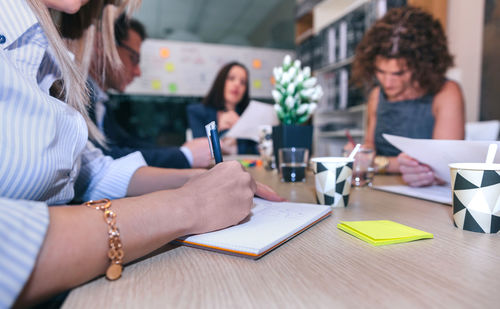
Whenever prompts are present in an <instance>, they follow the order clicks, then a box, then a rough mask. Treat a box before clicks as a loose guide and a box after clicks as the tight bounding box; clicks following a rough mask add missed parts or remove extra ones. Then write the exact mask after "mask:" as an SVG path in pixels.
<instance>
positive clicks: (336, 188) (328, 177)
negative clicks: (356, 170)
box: [311, 157, 353, 207]
mask: <svg viewBox="0 0 500 309" xmlns="http://www.w3.org/2000/svg"><path fill="white" fill-rule="evenodd" d="M352 164H353V160H352V159H349V158H343V157H322V158H312V159H311V165H312V168H313V172H314V182H315V184H316V200H317V202H318V204H323V205H330V206H332V207H345V206H347V204H348V202H349V193H350V191H351V180H352Z"/></svg>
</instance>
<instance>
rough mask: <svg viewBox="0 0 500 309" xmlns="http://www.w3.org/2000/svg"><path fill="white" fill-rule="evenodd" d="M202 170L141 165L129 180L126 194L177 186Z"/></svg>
mask: <svg viewBox="0 0 500 309" xmlns="http://www.w3.org/2000/svg"><path fill="white" fill-rule="evenodd" d="M204 172H206V170H204V169H166V168H157V167H150V166H145V167H141V168H139V169H138V170H137V171H136V172H135V174H134V175H133V176H132V179H131V180H130V183H129V186H128V190H127V196H138V195H142V194H147V193H150V192H154V191H158V190H166V189H175V188H179V187H181V186H183V185H184V184H185V183H186V182H187V181H188V180H189V179H191V178H192V177H193V176H196V175H200V174H202V173H204Z"/></svg>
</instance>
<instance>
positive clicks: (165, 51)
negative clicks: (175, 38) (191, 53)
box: [160, 47, 170, 59]
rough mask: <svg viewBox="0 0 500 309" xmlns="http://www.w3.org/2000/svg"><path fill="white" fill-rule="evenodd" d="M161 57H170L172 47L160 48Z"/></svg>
mask: <svg viewBox="0 0 500 309" xmlns="http://www.w3.org/2000/svg"><path fill="white" fill-rule="evenodd" d="M160 57H161V58H163V59H166V58H168V57H170V49H168V48H167V47H162V48H160Z"/></svg>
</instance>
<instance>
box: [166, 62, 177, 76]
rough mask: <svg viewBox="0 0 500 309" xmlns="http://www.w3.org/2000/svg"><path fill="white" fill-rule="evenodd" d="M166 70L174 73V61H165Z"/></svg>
mask: <svg viewBox="0 0 500 309" xmlns="http://www.w3.org/2000/svg"><path fill="white" fill-rule="evenodd" d="M165 71H167V72H169V73H172V72H174V71H175V65H174V64H173V63H172V62H167V63H165Z"/></svg>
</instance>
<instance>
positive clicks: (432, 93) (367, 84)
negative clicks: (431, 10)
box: [353, 6, 464, 186]
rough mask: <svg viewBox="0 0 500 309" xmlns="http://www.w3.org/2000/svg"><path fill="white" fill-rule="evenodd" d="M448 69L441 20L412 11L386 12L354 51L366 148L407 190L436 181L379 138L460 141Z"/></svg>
mask: <svg viewBox="0 0 500 309" xmlns="http://www.w3.org/2000/svg"><path fill="white" fill-rule="evenodd" d="M452 65H453V58H452V56H451V55H450V53H449V51H448V48H447V42H446V36H445V34H444V32H443V29H442V27H441V24H440V23H439V21H438V20H436V19H434V18H433V17H432V16H431V15H430V14H428V13H426V12H424V11H423V10H421V9H419V8H415V7H411V6H407V7H402V8H395V9H391V10H389V11H388V12H387V14H386V15H385V16H384V17H383V18H381V19H380V20H378V21H377V22H376V23H375V24H374V25H373V26H372V27H371V28H370V29H369V30H368V32H367V33H366V35H365V36H364V38H363V39H362V41H361V42H360V44H359V45H358V47H357V49H356V57H355V60H354V64H353V80H354V81H355V82H356V83H357V84H358V85H359V86H361V87H364V88H365V89H367V90H369V96H368V117H367V118H368V119H367V128H366V132H365V133H366V134H365V144H366V145H368V146H371V147H374V148H375V150H376V152H377V159H378V160H379V163H380V162H381V163H382V164H381V165H382V167H383V168H384V169H385V170H386V171H387V172H393V173H397V172H401V173H402V175H403V179H404V180H405V181H406V182H407V183H408V184H409V185H411V186H425V185H431V184H434V183H439V179H436V177H435V175H434V173H433V171H432V170H431V169H430V168H429V167H428V166H426V165H423V164H420V163H419V162H417V161H416V160H414V159H412V158H410V157H409V156H408V155H406V154H404V153H400V151H399V150H398V149H396V148H395V147H394V146H392V145H391V144H390V143H389V142H388V141H386V140H385V139H384V137H383V136H382V134H383V133H388V134H394V135H399V136H406V137H410V138H428V139H430V138H433V139H463V138H464V101H463V96H462V92H461V89H460V86H459V85H458V84H457V83H455V82H453V81H451V80H448V79H446V77H445V73H446V71H447V70H448V68H450V67H451V66H452ZM378 165H380V164H378Z"/></svg>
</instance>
